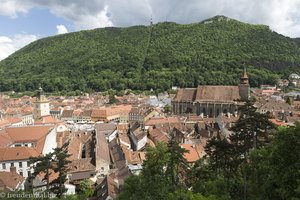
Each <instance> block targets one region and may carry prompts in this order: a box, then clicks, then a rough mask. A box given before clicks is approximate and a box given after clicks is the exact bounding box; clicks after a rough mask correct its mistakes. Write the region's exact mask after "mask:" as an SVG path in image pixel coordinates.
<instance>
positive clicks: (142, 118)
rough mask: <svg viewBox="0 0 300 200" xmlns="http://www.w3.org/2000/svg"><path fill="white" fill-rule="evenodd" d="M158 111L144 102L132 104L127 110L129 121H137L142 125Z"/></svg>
mask: <svg viewBox="0 0 300 200" xmlns="http://www.w3.org/2000/svg"><path fill="white" fill-rule="evenodd" d="M157 114H158V112H157V111H156V110H155V109H154V108H153V107H150V106H147V105H145V104H140V105H134V106H133V107H132V108H131V110H130V112H129V123H134V122H138V123H139V124H141V125H142V126H144V123H145V122H146V121H147V120H149V119H150V118H152V117H154V116H156V115H157Z"/></svg>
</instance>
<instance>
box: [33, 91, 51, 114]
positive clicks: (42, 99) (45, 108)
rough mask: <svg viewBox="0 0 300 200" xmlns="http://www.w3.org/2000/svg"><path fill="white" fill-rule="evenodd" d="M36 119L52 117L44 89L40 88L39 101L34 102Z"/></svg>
mask: <svg viewBox="0 0 300 200" xmlns="http://www.w3.org/2000/svg"><path fill="white" fill-rule="evenodd" d="M34 104H35V106H34V114H33V116H34V119H39V118H41V117H44V116H48V115H50V107H49V101H48V99H47V98H46V96H45V95H44V91H43V89H42V88H41V87H40V88H39V91H38V95H37V100H36V101H35V102H34Z"/></svg>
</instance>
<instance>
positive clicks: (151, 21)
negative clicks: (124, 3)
mask: <svg viewBox="0 0 300 200" xmlns="http://www.w3.org/2000/svg"><path fill="white" fill-rule="evenodd" d="M150 26H153V19H152V14H151V17H150Z"/></svg>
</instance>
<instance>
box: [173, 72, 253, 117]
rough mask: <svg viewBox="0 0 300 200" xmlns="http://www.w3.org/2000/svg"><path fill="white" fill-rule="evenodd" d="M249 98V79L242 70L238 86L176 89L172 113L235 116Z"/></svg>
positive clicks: (203, 86) (204, 86)
mask: <svg viewBox="0 0 300 200" xmlns="http://www.w3.org/2000/svg"><path fill="white" fill-rule="evenodd" d="M249 96H250V85H249V78H248V75H247V72H246V69H244V72H243V74H242V76H241V78H240V84H239V85H238V86H223V85H200V86H198V88H182V89H178V91H177V94H176V96H175V98H174V99H173V100H172V111H173V114H176V115H182V114H188V113H190V114H196V115H199V116H202V117H217V116H219V115H220V114H221V115H222V114H226V115H230V114H231V115H237V114H238V108H239V107H240V106H241V105H243V104H244V103H243V101H246V100H248V99H249Z"/></svg>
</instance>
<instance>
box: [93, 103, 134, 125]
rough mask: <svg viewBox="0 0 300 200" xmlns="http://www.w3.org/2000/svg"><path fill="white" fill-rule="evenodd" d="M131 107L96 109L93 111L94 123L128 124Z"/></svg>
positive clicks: (118, 106)
mask: <svg viewBox="0 0 300 200" xmlns="http://www.w3.org/2000/svg"><path fill="white" fill-rule="evenodd" d="M131 107H132V106H131V105H114V106H110V107H101V108H95V109H93V111H92V114H91V118H92V121H94V122H97V121H102V122H106V123H108V122H120V123H128V121H129V119H128V116H129V112H130V110H131Z"/></svg>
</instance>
